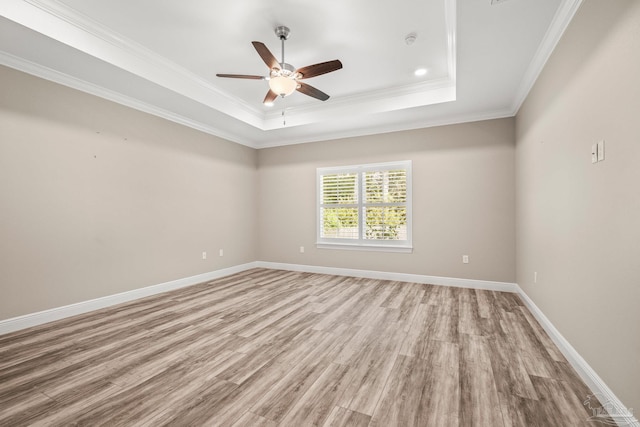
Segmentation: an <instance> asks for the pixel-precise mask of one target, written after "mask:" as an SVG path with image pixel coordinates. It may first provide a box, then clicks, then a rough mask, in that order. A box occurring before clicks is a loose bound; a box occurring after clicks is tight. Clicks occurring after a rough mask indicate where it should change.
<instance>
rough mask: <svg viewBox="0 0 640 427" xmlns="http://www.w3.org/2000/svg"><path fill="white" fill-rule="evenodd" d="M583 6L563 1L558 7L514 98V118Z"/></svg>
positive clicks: (574, 2)
mask: <svg viewBox="0 0 640 427" xmlns="http://www.w3.org/2000/svg"><path fill="white" fill-rule="evenodd" d="M581 4H582V0H563V1H562V3H561V4H560V6H559V7H558V10H557V11H556V14H555V15H554V17H553V21H552V22H551V24H550V25H549V28H548V29H547V32H546V33H545V35H544V37H543V39H542V42H541V43H540V45H539V46H538V50H537V51H536V53H535V55H534V56H533V59H532V60H531V62H530V63H529V67H528V68H527V71H526V73H525V75H524V77H523V78H522V81H521V83H520V86H519V87H518V90H517V91H516V94H515V96H514V98H513V104H512V107H511V110H512V111H513V115H514V116H515V115H516V114H517V113H518V110H520V107H521V106H522V104H523V103H524V101H525V99H526V98H527V95H529V92H530V91H531V88H532V87H533V85H534V84H535V82H536V80H537V79H538V76H539V75H540V73H541V72H542V69H543V68H544V66H545V64H546V63H547V61H548V60H549V57H550V56H551V54H552V53H553V50H554V49H555V47H556V45H557V44H558V42H559V41H560V38H562V35H563V34H564V32H565V30H566V29H567V27H568V26H569V23H570V22H571V20H572V19H573V16H574V15H575V14H576V12H577V10H578V8H579V7H580V5H581Z"/></svg>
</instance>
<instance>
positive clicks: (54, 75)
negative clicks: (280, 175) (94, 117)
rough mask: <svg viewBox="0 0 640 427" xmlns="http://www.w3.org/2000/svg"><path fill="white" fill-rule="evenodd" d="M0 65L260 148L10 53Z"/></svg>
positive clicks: (0, 59) (1, 57)
mask: <svg viewBox="0 0 640 427" xmlns="http://www.w3.org/2000/svg"><path fill="white" fill-rule="evenodd" d="M0 64H1V65H4V66H7V67H10V68H13V69H15V70H18V71H22V72H24V73H27V74H30V75H32V76H36V77H39V78H42V79H44V80H48V81H51V82H53V83H56V84H60V85H63V86H66V87H69V88H71V89H75V90H79V91H81V92H84V93H87V94H90V95H94V96H97V97H99V98H102V99H106V100H108V101H111V102H115V103H117V104H120V105H124V106H125V107H129V108H133V109H134V110H138V111H142V112H143V113H148V114H151V115H154V116H157V117H160V118H163V119H165V120H169V121H171V122H174V123H178V124H180V125H183V126H187V127H190V128H192V129H195V130H198V131H201V132H204V133H207V134H209V135H213V136H216V137H218V138H222V139H225V140H227V141H230V142H235V143H237V144H241V145H244V146H247V147H251V148H258V146H257V145H256V144H255V143H253V142H252V141H248V140H245V139H242V138H238V137H237V135H235V134H231V133H228V132H223V131H220V130H219V129H216V128H214V127H212V126H209V125H206V124H204V123H201V122H198V121H195V120H191V119H188V118H186V117H183V116H181V115H179V114H175V113H173V112H171V111H168V110H165V109H163V108H159V107H156V106H154V105H151V104H149V103H146V102H142V101H140V100H138V99H135V98H131V97H129V96H126V95H123V94H121V93H119V92H116V91H113V90H110V89H105V88H103V87H102V86H98V85H95V84H93V83H89V82H87V81H84V80H82V79H79V78H77V77H73V76H70V75H68V74H65V73H62V72H60V71H57V70H53V69H51V68H48V67H45V66H43V65H40V64H36V63H34V62H31V61H27V60H25V59H22V58H19V57H17V56H14V55H11V54H9V53H6V52H2V51H0Z"/></svg>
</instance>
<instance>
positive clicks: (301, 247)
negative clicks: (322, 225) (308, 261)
mask: <svg viewBox="0 0 640 427" xmlns="http://www.w3.org/2000/svg"><path fill="white" fill-rule="evenodd" d="M300 253H301V254H303V253H304V246H300Z"/></svg>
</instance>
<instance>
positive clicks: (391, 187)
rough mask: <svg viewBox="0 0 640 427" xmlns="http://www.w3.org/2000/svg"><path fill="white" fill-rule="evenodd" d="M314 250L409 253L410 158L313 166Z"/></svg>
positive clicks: (410, 247)
mask: <svg viewBox="0 0 640 427" xmlns="http://www.w3.org/2000/svg"><path fill="white" fill-rule="evenodd" d="M317 184H318V209H317V212H318V221H317V227H318V231H317V246H318V247H319V248H341V249H368V250H386V251H396V252H411V249H412V246H411V161H403V162H393V163H379V164H371V165H358V166H343V167H334V168H318V171H317Z"/></svg>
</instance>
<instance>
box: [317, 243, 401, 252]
mask: <svg viewBox="0 0 640 427" xmlns="http://www.w3.org/2000/svg"><path fill="white" fill-rule="evenodd" d="M316 248H318V249H339V250H347V251H370V252H395V253H405V254H410V253H412V252H413V246H393V245H351V244H348V243H316Z"/></svg>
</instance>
